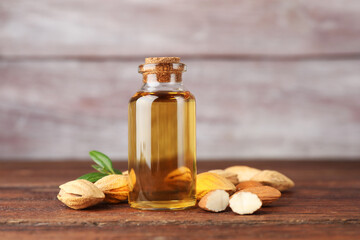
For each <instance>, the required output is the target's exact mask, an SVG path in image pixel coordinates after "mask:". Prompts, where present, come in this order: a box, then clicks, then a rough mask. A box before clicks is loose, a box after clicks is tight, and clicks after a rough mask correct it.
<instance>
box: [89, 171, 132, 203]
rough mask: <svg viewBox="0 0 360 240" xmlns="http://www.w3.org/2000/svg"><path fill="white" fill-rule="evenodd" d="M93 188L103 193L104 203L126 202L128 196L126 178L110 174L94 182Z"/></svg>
mask: <svg viewBox="0 0 360 240" xmlns="http://www.w3.org/2000/svg"><path fill="white" fill-rule="evenodd" d="M95 186H96V187H98V188H99V189H100V190H101V191H103V192H104V194H105V196H106V198H105V201H107V202H110V203H114V202H116V200H118V202H120V201H126V200H127V199H128V195H129V184H128V177H127V176H123V175H119V174H111V175H108V176H105V177H103V178H101V179H100V180H98V181H97V182H95Z"/></svg>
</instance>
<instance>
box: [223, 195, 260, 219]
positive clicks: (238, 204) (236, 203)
mask: <svg viewBox="0 0 360 240" xmlns="http://www.w3.org/2000/svg"><path fill="white" fill-rule="evenodd" d="M229 205H230V208H231V210H232V211H233V212H235V213H237V214H241V215H243V214H252V213H254V212H256V211H257V210H259V209H260V208H261V206H262V202H261V200H260V198H259V197H258V196H257V195H256V194H254V193H251V192H237V193H235V194H234V195H232V196H231V197H230V201H229Z"/></svg>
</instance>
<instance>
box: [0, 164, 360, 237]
mask: <svg viewBox="0 0 360 240" xmlns="http://www.w3.org/2000/svg"><path fill="white" fill-rule="evenodd" d="M90 164H91V163H90V162H71V161H62V162H11V161H8V162H6V161H2V162H0V239H2V240H3V239H41V238H44V239H112V238H114V239H115V238H116V239H121V238H124V239H125V238H126V239H157V240H163V239H259V238H262V239H270V238H273V239H360V161H340V160H339V161H251V162H246V161H217V162H214V161H211V162H210V161H200V162H199V163H198V172H203V171H206V170H209V169H216V168H225V167H228V166H231V165H238V164H246V165H249V166H252V167H257V168H261V169H274V170H278V171H281V172H283V173H284V174H286V175H288V176H289V177H290V178H292V179H293V180H294V181H295V183H296V186H295V188H293V189H292V190H291V191H288V192H285V193H284V194H283V196H282V198H281V199H279V200H278V201H277V202H274V203H273V204H272V205H271V206H268V207H264V208H262V209H261V210H260V211H258V212H257V213H255V214H253V215H247V216H240V215H236V214H234V213H233V212H231V211H226V212H223V213H210V212H205V211H203V210H201V209H199V208H193V209H188V210H183V211H141V210H136V209H131V208H130V207H129V206H128V205H127V204H126V203H123V204H114V205H109V204H100V205H98V206H96V207H93V208H90V209H87V210H71V209H69V208H67V207H66V206H64V205H63V204H62V203H61V202H59V201H58V200H57V199H56V195H57V193H58V190H59V189H58V186H59V185H60V184H62V183H64V182H66V181H69V180H73V179H75V178H76V177H78V176H80V175H82V174H84V173H87V172H90V171H91V168H90ZM115 167H117V168H120V169H125V168H126V163H125V162H116V163H115Z"/></svg>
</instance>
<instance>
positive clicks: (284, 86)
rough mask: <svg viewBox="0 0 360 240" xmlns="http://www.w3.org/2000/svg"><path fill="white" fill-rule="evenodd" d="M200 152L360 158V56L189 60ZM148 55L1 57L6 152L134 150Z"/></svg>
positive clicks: (0, 138) (0, 141)
mask: <svg viewBox="0 0 360 240" xmlns="http://www.w3.org/2000/svg"><path fill="white" fill-rule="evenodd" d="M184 62H185V63H187V64H188V66H189V70H188V72H187V73H185V75H184V78H185V80H184V81H185V85H186V86H187V87H188V88H189V89H190V90H191V91H192V92H193V93H194V94H195V96H196V98H197V120H198V122H197V123H198V124H197V139H198V156H199V158H213V159H216V158H234V157H254V158H256V157H263V158H288V157H295V158H296V157H346V158H352V157H358V156H360V147H359V146H360V101H359V92H360V81H359V76H360V68H359V65H360V61H359V60H348V61H343V60H337V61H315V60H314V61H277V62H274V61H263V62H259V61H235V60H234V61H232V60H227V61H219V60H207V61H198V60H186V59H185V60H184ZM139 63H140V61H139V62H138V61H126V62H116V61H115V62H114V61H105V62H97V61H38V62H32V61H20V62H13V61H0V76H1V82H0V129H1V132H0V158H3V159H4V158H17V159H21V158H24V159H25V158H29V159H34V158H42V159H54V158H55V159H59V158H60V159H63V158H73V157H75V158H76V157H78V158H85V157H86V156H87V152H88V151H90V150H92V149H98V150H100V151H104V152H106V153H108V154H110V155H111V156H112V157H113V158H123V159H126V157H127V103H128V99H129V98H130V96H131V95H132V94H133V93H135V91H136V90H137V89H138V88H140V85H141V76H140V75H139V74H138V73H137V65H138V64H139Z"/></svg>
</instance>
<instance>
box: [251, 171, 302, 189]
mask: <svg viewBox="0 0 360 240" xmlns="http://www.w3.org/2000/svg"><path fill="white" fill-rule="evenodd" d="M251 180H252V181H257V182H261V183H262V184H264V185H268V186H271V187H274V188H276V189H277V190H279V191H281V192H283V191H286V190H288V189H290V188H292V187H294V186H295V183H294V182H293V181H292V180H291V179H290V178H288V177H287V176H285V175H284V174H282V173H279V172H277V171H273V170H264V171H261V172H260V173H258V174H256V175H255V176H253V177H252V178H251Z"/></svg>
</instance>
